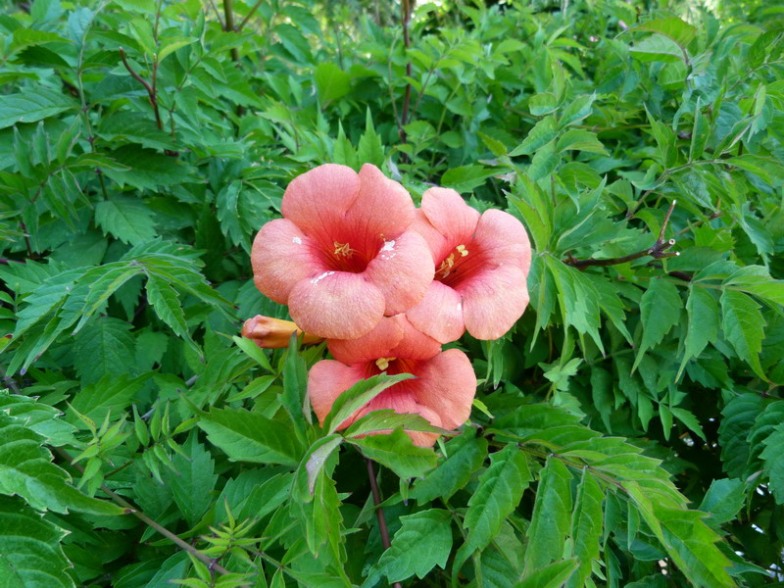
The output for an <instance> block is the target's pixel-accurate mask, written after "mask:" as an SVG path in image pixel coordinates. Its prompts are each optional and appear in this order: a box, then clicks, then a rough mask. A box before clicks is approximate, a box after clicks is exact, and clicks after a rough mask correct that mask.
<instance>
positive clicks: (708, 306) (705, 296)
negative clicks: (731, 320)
mask: <svg viewBox="0 0 784 588" xmlns="http://www.w3.org/2000/svg"><path fill="white" fill-rule="evenodd" d="M686 313H687V314H688V316H689V326H688V328H687V330H686V339H685V341H684V354H683V360H682V361H681V367H680V369H679V370H678V378H680V374H681V373H682V372H683V369H684V367H686V363H687V362H688V361H689V360H690V359H692V358H693V357H698V356H699V355H700V353H702V351H703V350H704V349H705V347H706V346H707V345H708V343H715V342H716V340H717V339H718V337H719V304H718V302H717V301H716V298H714V296H713V294H712V293H711V292H710V290H709V289H708V288H701V287H699V286H695V285H694V284H691V285H690V286H689V299H688V300H687V301H686Z"/></svg>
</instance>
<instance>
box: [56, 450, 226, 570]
mask: <svg viewBox="0 0 784 588" xmlns="http://www.w3.org/2000/svg"><path fill="white" fill-rule="evenodd" d="M53 449H54V451H55V452H56V453H57V454H58V455H60V457H62V458H63V459H65V460H67V461H68V463H69V464H70V465H71V467H73V468H74V469H76V470H78V471H79V472H81V473H82V474H83V473H84V468H82V466H80V465H79V464H78V463H73V461H72V459H73V458H72V457H71V456H70V455H69V454H68V452H67V451H65V450H64V449H62V448H60V447H54V448H53ZM101 490H102V491H103V492H104V494H106V495H107V496H108V497H109V498H111V499H112V501H113V502H114V503H115V504H117V505H118V506H121V507H123V508H124V509H125V510H126V512H127V513H128V514H132V515H133V516H135V517H136V518H137V519H139V520H140V521H142V522H143V523H144V524H145V525H147V526H148V527H151V528H153V529H155V530H156V531H157V532H158V533H160V534H161V535H163V536H164V537H166V538H167V539H168V540H169V541H171V542H172V543H174V544H175V545H176V546H177V547H179V548H180V549H182V550H184V551H186V552H188V553H190V554H191V555H192V556H193V557H195V558H196V559H198V560H199V561H201V562H202V563H204V564H205V565H206V566H207V567H208V568H209V569H210V570H214V571H216V572H218V573H219V574H221V575H224V576H225V575H227V574H230V573H231V572H229V570H227V569H226V568H224V567H223V566H222V565H220V564H219V563H218V562H216V561H215V560H214V559H212V558H211V557H208V556H207V555H204V554H203V553H202V552H201V551H199V550H198V549H196V548H195V547H194V546H193V545H191V544H189V543H187V542H185V541H183V540H182V539H180V538H179V537H178V536H177V535H175V534H174V533H172V532H171V531H169V529H167V528H166V527H164V526H163V525H161V524H160V523H158V522H157V521H155V520H153V519H151V518H150V517H148V516H147V515H146V514H144V513H143V512H142V511H141V510H139V508H138V507H136V506H134V505H133V504H131V503H130V502H128V501H127V500H125V499H124V498H123V497H122V496H120V495H119V494H117V493H116V492H114V491H113V490H111V489H109V488H107V487H106V485H105V484H102V485H101Z"/></svg>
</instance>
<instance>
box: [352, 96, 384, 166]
mask: <svg viewBox="0 0 784 588" xmlns="http://www.w3.org/2000/svg"><path fill="white" fill-rule="evenodd" d="M357 159H358V160H359V161H361V162H362V163H372V164H373V165H375V166H376V167H381V165H382V164H383V163H384V145H383V144H382V143H381V137H379V136H378V133H376V129H375V127H374V126H373V117H372V115H371V114H370V108H368V109H367V114H366V116H365V132H364V133H362V136H361V137H360V138H359V143H358V144H357Z"/></svg>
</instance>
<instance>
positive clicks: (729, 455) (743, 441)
mask: <svg viewBox="0 0 784 588" xmlns="http://www.w3.org/2000/svg"><path fill="white" fill-rule="evenodd" d="M762 410H763V399H762V398H761V397H760V396H758V395H757V394H752V393H747V394H740V395H738V396H736V397H735V398H733V399H732V400H730V401H729V402H728V403H727V405H726V406H725V407H724V409H723V410H722V411H721V415H722V419H721V424H720V425H719V445H721V461H722V468H723V469H724V471H725V472H726V473H727V474H728V475H729V476H730V477H732V478H740V477H742V476H743V475H744V473H745V471H746V465H747V464H748V462H749V458H750V456H751V447H750V445H749V442H748V436H749V433H750V432H751V429H752V427H753V426H754V420H755V419H756V417H757V415H758V414H760V413H761V412H762Z"/></svg>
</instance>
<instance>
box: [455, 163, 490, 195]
mask: <svg viewBox="0 0 784 588" xmlns="http://www.w3.org/2000/svg"><path fill="white" fill-rule="evenodd" d="M495 174H496V171H495V170H492V169H490V168H487V167H484V166H482V165H475V164H474V165H462V166H460V167H452V168H449V169H448V170H447V171H446V173H444V175H443V176H441V185H442V186H444V187H446V188H452V189H453V190H456V191H458V192H460V193H461V194H465V193H466V192H472V191H473V190H474V189H476V188H478V187H479V186H481V185H482V184H484V183H485V180H486V179H487V178H489V177H492V176H494V175H495Z"/></svg>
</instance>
